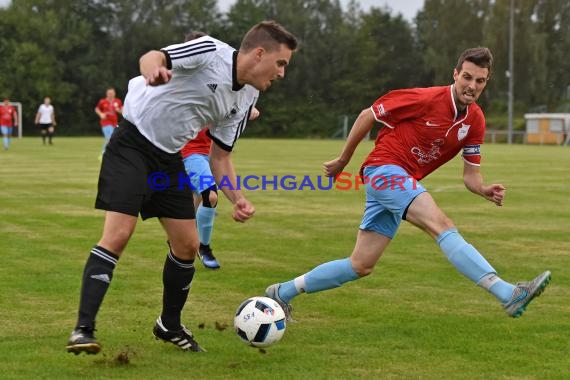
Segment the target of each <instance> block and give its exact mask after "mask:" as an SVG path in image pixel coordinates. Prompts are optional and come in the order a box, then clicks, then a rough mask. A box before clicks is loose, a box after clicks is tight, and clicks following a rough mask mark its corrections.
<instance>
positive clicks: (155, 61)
mask: <svg viewBox="0 0 570 380" xmlns="http://www.w3.org/2000/svg"><path fill="white" fill-rule="evenodd" d="M139 68H140V71H141V75H142V76H143V77H144V78H145V79H146V83H147V84H148V85H150V86H158V85H161V84H165V83H168V82H169V81H170V78H172V72H171V71H170V70H168V68H167V67H166V56H165V55H164V53H163V52H161V51H158V50H151V51H149V52H148V53H146V54H144V55H143V56H142V57H141V58H140V59H139Z"/></svg>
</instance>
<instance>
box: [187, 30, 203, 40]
mask: <svg viewBox="0 0 570 380" xmlns="http://www.w3.org/2000/svg"><path fill="white" fill-rule="evenodd" d="M207 35H208V34H207V33H204V32H201V31H199V30H194V31H192V32H190V33H188V34H187V35H185V36H184V42H187V41H192V40H195V39H196V38H200V37H204V36H207Z"/></svg>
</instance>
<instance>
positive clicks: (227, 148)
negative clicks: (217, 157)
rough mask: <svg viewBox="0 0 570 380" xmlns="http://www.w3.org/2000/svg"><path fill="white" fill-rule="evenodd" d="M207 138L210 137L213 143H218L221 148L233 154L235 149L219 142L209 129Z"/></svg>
mask: <svg viewBox="0 0 570 380" xmlns="http://www.w3.org/2000/svg"><path fill="white" fill-rule="evenodd" d="M206 136H208V137H209V138H210V139H211V140H212V141H213V142H215V143H216V145H217V146H219V147H220V148H222V149H223V150H225V151H226V152H231V151H232V150H233V148H234V147H233V146H229V145H226V144H224V143H223V142H221V141H220V140H218V139H217V138H216V137H214V136H212V134H211V133H210V130H209V129H208V130H207V131H206Z"/></svg>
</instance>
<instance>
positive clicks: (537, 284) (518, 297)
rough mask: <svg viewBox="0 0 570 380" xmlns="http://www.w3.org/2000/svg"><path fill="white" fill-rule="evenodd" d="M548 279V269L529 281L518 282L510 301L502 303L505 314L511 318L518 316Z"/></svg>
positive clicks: (540, 291)
mask: <svg viewBox="0 0 570 380" xmlns="http://www.w3.org/2000/svg"><path fill="white" fill-rule="evenodd" d="M550 279H551V274H550V271H546V272H544V273H542V274H540V275H539V276H538V277H536V278H535V279H534V280H532V281H530V282H519V283H518V284H517V285H516V288H515V291H514V292H513V295H512V296H511V299H510V301H508V302H506V303H504V304H503V307H504V308H505V311H506V312H507V314H508V315H510V316H511V317H513V318H518V317H520V316H521V315H522V313H524V311H525V310H526V307H527V305H528V304H529V303H530V301H532V300H533V299H534V298H535V297H538V296H539V295H540V294H541V293H542V292H543V291H544V289H545V288H546V287H547V286H548V283H549V282H550Z"/></svg>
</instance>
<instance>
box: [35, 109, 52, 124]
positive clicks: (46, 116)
mask: <svg viewBox="0 0 570 380" xmlns="http://www.w3.org/2000/svg"><path fill="white" fill-rule="evenodd" d="M38 113H39V114H40V119H39V124H51V123H53V106H52V105H51V104H49V105H45V104H40V106H39V108H38Z"/></svg>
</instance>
